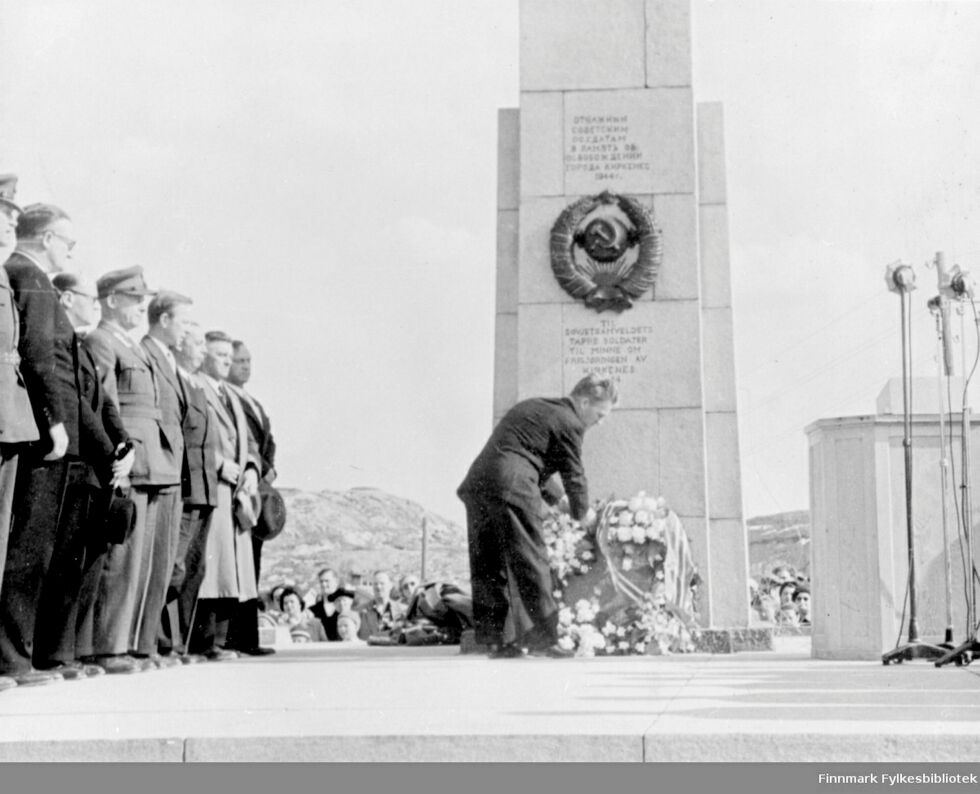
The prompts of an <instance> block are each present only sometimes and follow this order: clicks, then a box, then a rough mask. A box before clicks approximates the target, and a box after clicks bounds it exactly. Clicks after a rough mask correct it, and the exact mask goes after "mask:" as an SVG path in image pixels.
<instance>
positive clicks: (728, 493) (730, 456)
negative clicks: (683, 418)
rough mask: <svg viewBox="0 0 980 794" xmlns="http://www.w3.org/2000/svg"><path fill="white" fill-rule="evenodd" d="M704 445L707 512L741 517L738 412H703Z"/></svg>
mask: <svg viewBox="0 0 980 794" xmlns="http://www.w3.org/2000/svg"><path fill="white" fill-rule="evenodd" d="M704 422H705V432H706V439H705V447H706V448H707V459H708V515H709V516H710V517H711V518H713V519H714V518H733V519H739V520H740V519H741V518H742V476H741V470H740V466H739V454H738V415H737V414H736V413H735V412H734V411H731V412H726V413H712V412H709V413H706V414H705V416H704Z"/></svg>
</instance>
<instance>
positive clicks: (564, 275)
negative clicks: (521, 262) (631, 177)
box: [551, 191, 663, 312]
mask: <svg viewBox="0 0 980 794" xmlns="http://www.w3.org/2000/svg"><path fill="white" fill-rule="evenodd" d="M661 237H662V233H661V231H660V229H659V228H658V227H657V225H656V222H655V220H654V218H653V214H652V213H651V212H650V210H648V209H647V208H646V207H644V206H643V205H642V204H641V203H640V202H638V201H637V200H636V199H633V198H630V197H629V196H622V195H618V194H615V193H610V192H608V191H606V192H603V193H600V194H598V195H595V196H585V197H583V198H581V199H579V200H578V201H575V202H574V203H572V204H570V205H569V206H568V207H566V208H565V209H564V210H563V211H562V213H561V215H559V216H558V220H557V221H555V225H554V226H553V227H552V229H551V269H552V271H553V272H554V274H555V278H556V279H557V281H558V284H559V285H560V286H561V288H562V289H563V290H565V292H567V293H568V294H569V295H571V296H572V297H573V298H575V299H576V300H582V301H584V302H585V305H586V306H588V307H589V308H591V309H595V310H596V311H597V312H603V311H606V310H607V309H611V310H613V311H616V312H622V311H624V310H625V309H628V308H630V307H631V306H632V305H633V301H634V300H636V299H638V298H640V297H641V296H642V295H643V294H644V293H645V292H646V291H647V290H650V289H652V288H653V286H654V284H655V282H656V280H657V272H658V271H659V269H660V262H661V259H662V258H663V246H662V241H661Z"/></svg>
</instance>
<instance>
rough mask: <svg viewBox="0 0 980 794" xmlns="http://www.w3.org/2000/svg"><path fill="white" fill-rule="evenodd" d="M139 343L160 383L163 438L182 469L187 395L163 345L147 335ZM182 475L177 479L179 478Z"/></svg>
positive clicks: (159, 395)
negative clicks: (165, 354) (164, 351)
mask: <svg viewBox="0 0 980 794" xmlns="http://www.w3.org/2000/svg"><path fill="white" fill-rule="evenodd" d="M140 347H142V348H143V352H144V353H145V354H146V357H147V358H148V359H149V361H150V369H152V370H153V382H154V383H155V384H156V387H157V405H158V406H159V408H160V430H161V439H166V441H167V443H168V444H169V446H170V449H171V451H172V452H173V454H174V456H175V458H176V460H177V465H178V467H180V469H183V461H184V432H183V429H182V425H183V421H184V413H185V411H186V410H187V398H186V396H185V394H184V387H183V385H182V383H181V381H180V378H179V377H178V375H177V370H176V369H175V368H172V367H171V366H170V362H169V361H167V358H166V356H164V354H163V351H162V350H161V349H160V346H159V345H158V344H157V343H156V342H155V341H154V340H153V339H151V338H150V336H149V335H147V336H144V337H143V339H142V341H141V342H140ZM179 481H180V477H179V476H178V479H177V480H176V481H175V482H179Z"/></svg>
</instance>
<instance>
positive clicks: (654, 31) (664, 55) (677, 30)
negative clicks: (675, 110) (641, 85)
mask: <svg viewBox="0 0 980 794" xmlns="http://www.w3.org/2000/svg"><path fill="white" fill-rule="evenodd" d="M646 23H647V30H646V34H647V35H646V45H647V60H646V69H647V86H649V87H651V88H653V87H655V86H684V85H690V84H691V3H690V0H646Z"/></svg>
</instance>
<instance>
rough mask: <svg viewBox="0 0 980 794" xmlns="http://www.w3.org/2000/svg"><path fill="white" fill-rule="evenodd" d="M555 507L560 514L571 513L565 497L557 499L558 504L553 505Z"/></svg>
mask: <svg viewBox="0 0 980 794" xmlns="http://www.w3.org/2000/svg"><path fill="white" fill-rule="evenodd" d="M555 507H557V508H558V510H559V511H560V512H562V513H569V512H571V509H572V508H571V507H570V506H569V504H568V497H567V496H563V497H562V498H561V499H559V500H558V502H557V503H556V504H555Z"/></svg>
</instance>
